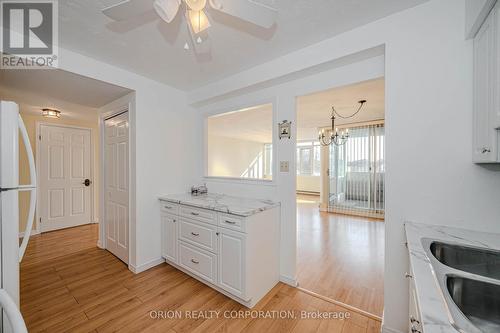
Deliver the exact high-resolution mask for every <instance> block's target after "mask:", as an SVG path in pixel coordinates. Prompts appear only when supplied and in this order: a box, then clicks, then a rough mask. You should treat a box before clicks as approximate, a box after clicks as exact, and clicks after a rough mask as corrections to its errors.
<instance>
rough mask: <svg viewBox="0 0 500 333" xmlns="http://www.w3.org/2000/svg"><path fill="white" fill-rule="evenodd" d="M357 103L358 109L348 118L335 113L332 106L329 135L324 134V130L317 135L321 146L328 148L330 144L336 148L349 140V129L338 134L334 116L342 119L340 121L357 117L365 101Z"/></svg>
mask: <svg viewBox="0 0 500 333" xmlns="http://www.w3.org/2000/svg"><path fill="white" fill-rule="evenodd" d="M358 103H359V107H358V109H357V110H356V112H354V113H353V114H352V115H350V116H342V115H341V114H339V113H338V112H337V111H335V107H333V106H332V115H331V117H330V119H331V121H332V128H331V129H330V130H329V132H330V133H329V134H330V135H329V136H328V135H327V134H326V133H325V129H322V130H321V131H320V132H319V135H318V140H319V142H320V144H321V145H322V146H329V145H331V144H332V143H333V144H334V145H336V146H342V145H344V144H345V143H346V142H347V140H348V139H349V129H348V128H347V129H345V130H342V132H340V133H339V131H338V128H335V116H338V117H339V118H342V119H349V118H352V117H354V116H355V115H357V114H358V113H359V111H361V109H362V108H363V105H364V104H365V103H366V100H364V99H363V100H360V101H358Z"/></svg>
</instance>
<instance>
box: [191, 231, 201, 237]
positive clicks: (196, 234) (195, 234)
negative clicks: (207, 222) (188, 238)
mask: <svg viewBox="0 0 500 333" xmlns="http://www.w3.org/2000/svg"><path fill="white" fill-rule="evenodd" d="M191 235H193V236H199V235H200V234H198V233H196V232H192V233H191Z"/></svg>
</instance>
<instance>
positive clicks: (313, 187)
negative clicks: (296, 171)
mask: <svg viewBox="0 0 500 333" xmlns="http://www.w3.org/2000/svg"><path fill="white" fill-rule="evenodd" d="M320 178H321V177H320V176H304V175H300V176H297V191H305V192H318V193H319V192H320V185H321V183H320V182H321V180H320Z"/></svg>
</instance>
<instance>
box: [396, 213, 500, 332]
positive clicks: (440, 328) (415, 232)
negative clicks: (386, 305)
mask: <svg viewBox="0 0 500 333" xmlns="http://www.w3.org/2000/svg"><path fill="white" fill-rule="evenodd" d="M405 230H406V239H407V242H408V251H409V254H410V265H411V268H412V271H413V279H414V282H415V287H416V291H417V298H418V303H419V308H420V312H421V315H422V317H421V321H422V327H423V331H424V332H425V333H434V332H440V333H446V332H453V333H457V332H458V331H457V330H456V329H455V328H454V326H453V325H452V324H451V323H450V319H451V317H450V313H449V311H448V308H447V304H446V302H445V300H444V296H443V294H442V292H441V288H440V287H439V284H438V281H437V279H436V275H435V272H434V269H433V267H432V266H431V259H430V258H429V257H428V256H427V252H426V251H425V250H424V247H423V244H422V239H426V238H427V239H435V240H439V241H444V242H449V243H460V244H461V245H466V246H472V247H482V248H489V249H495V250H500V235H499V234H493V233H484V232H477V231H471V230H466V229H459V228H452V227H444V226H433V225H426V224H419V223H410V222H408V223H405ZM433 261H434V260H433ZM465 275H466V274H465Z"/></svg>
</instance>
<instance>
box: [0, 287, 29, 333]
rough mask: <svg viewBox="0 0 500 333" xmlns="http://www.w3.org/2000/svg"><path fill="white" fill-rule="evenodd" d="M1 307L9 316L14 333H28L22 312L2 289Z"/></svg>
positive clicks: (0, 291)
mask: <svg viewBox="0 0 500 333" xmlns="http://www.w3.org/2000/svg"><path fill="white" fill-rule="evenodd" d="M0 306H1V307H2V308H3V311H4V313H5V314H6V315H7V318H8V319H9V323H10V326H11V327H12V330H13V332H14V333H28V329H27V328H26V324H25V323H24V319H23V316H22V315H21V312H20V311H19V309H18V308H17V306H16V303H14V301H13V300H12V298H11V297H10V295H9V294H8V293H7V291H5V289H0ZM0 328H1V327H0Z"/></svg>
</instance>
